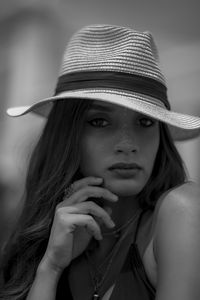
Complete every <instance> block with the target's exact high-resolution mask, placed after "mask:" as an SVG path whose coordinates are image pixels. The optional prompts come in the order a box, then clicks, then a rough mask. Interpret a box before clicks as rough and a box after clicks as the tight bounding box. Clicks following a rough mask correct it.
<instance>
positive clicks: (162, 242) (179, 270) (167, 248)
mask: <svg viewBox="0 0 200 300" xmlns="http://www.w3.org/2000/svg"><path fill="white" fill-rule="evenodd" d="M199 228H200V188H199V187H198V185H197V184H195V183H193V182H187V183H185V184H183V185H181V186H178V187H176V188H173V189H171V190H170V191H168V192H166V193H165V194H163V196H162V197H161V198H160V199H159V201H158V203H157V205H156V210H155V228H154V241H153V244H154V245H153V247H154V254H155V260H156V263H157V271H158V272H157V276H158V278H159V280H158V282H159V285H158V287H157V288H158V294H160V295H163V294H164V295H167V296H168V299H189V298H188V297H186V295H187V294H188V293H191V292H195V293H197V294H198V295H199V296H200V289H199V281H200V275H199V268H200V254H199V253H200V235H199ZM172 274H173V276H172ZM175 278H176V280H174V279H175ZM190 279H192V281H191V280H190ZM191 285H192V286H193V291H191ZM159 299H160V298H159ZM161 299H162V297H161ZM191 299H196V298H191Z"/></svg>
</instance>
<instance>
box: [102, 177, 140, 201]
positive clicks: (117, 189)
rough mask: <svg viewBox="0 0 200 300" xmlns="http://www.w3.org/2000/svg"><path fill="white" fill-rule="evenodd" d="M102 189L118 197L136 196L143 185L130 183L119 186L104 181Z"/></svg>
mask: <svg viewBox="0 0 200 300" xmlns="http://www.w3.org/2000/svg"><path fill="white" fill-rule="evenodd" d="M104 187H105V188H107V189H108V190H109V191H111V192H112V193H114V194H116V195H117V196H119V197H130V196H136V195H137V194H139V193H140V192H141V190H142V189H143V185H141V184H136V183H135V184H134V183H130V182H129V183H128V182H126V183H125V182H124V183H121V184H119V183H113V182H106V181H105V182H104Z"/></svg>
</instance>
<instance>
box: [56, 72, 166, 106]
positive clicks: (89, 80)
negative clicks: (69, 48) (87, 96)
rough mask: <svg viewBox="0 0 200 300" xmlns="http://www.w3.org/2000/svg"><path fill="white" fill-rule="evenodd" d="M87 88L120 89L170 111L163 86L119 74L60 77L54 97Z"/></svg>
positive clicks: (89, 73) (150, 80)
mask: <svg viewBox="0 0 200 300" xmlns="http://www.w3.org/2000/svg"><path fill="white" fill-rule="evenodd" d="M88 88H109V89H120V90H126V91H130V92H135V93H140V94H144V95H147V96H150V97H153V98H155V99H159V100H160V101H161V102H162V103H163V104H164V105H165V107H166V108H167V109H169V110H170V104H169V101H168V99H167V88H166V86H165V85H164V84H162V83H161V82H159V81H157V80H155V79H152V78H149V77H144V76H140V75H135V74H127V73H121V72H120V73H118V72H111V71H92V72H80V73H70V74H65V75H62V76H60V77H59V79H58V83H57V87H56V90H55V95H58V94H60V93H62V92H65V91H72V90H80V89H88Z"/></svg>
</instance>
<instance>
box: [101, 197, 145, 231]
mask: <svg viewBox="0 0 200 300" xmlns="http://www.w3.org/2000/svg"><path fill="white" fill-rule="evenodd" d="M104 209H106V210H108V211H109V210H110V209H111V211H112V212H111V214H110V216H111V218H112V220H113V221H114V223H115V228H114V229H117V228H119V227H121V226H123V225H124V224H125V223H126V222H127V221H128V220H129V219H131V217H132V216H133V215H134V214H135V213H136V211H137V210H138V209H139V203H138V200H137V198H136V197H134V196H129V197H119V200H118V201H117V202H116V203H109V204H108V203H107V202H106V203H105V204H104ZM109 230H110V231H113V229H108V228H107V227H105V226H104V225H102V231H103V232H109Z"/></svg>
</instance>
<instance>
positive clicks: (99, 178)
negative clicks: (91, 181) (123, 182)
mask: <svg viewBox="0 0 200 300" xmlns="http://www.w3.org/2000/svg"><path fill="white" fill-rule="evenodd" d="M95 179H96V180H97V181H102V180H103V178H101V177H95Z"/></svg>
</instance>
